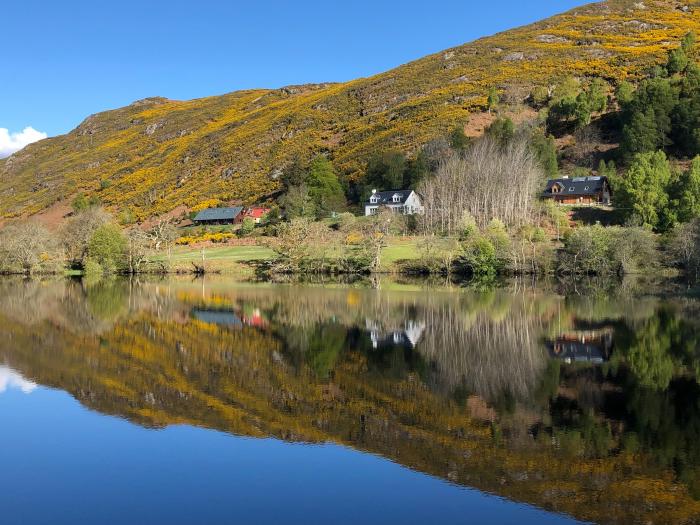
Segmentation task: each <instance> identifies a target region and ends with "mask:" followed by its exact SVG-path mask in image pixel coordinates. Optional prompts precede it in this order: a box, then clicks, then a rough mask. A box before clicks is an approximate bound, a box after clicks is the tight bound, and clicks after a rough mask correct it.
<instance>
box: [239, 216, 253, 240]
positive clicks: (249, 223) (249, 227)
mask: <svg viewBox="0 0 700 525" xmlns="http://www.w3.org/2000/svg"><path fill="white" fill-rule="evenodd" d="M254 229H255V221H254V220H253V219H251V218H250V217H246V218H245V219H243V223H242V224H241V229H240V230H239V233H240V235H241V237H247V236H248V235H250V234H251V233H253V230H254Z"/></svg>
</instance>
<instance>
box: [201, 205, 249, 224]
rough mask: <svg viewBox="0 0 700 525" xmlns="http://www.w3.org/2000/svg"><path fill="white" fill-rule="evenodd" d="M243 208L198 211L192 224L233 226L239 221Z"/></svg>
mask: <svg viewBox="0 0 700 525" xmlns="http://www.w3.org/2000/svg"><path fill="white" fill-rule="evenodd" d="M242 212H243V208H242V207H241V206H234V207H232V208H207V209H206V210H202V211H200V212H199V213H198V214H197V215H196V216H195V218H194V219H192V222H194V223H195V224H197V225H202V224H234V223H236V222H239V221H240V220H241V213H242Z"/></svg>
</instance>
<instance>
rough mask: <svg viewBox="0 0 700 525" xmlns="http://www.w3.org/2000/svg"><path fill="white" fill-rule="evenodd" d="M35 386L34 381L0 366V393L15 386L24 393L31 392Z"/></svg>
mask: <svg viewBox="0 0 700 525" xmlns="http://www.w3.org/2000/svg"><path fill="white" fill-rule="evenodd" d="M36 387H37V385H36V383H33V382H31V381H27V380H26V379H25V378H24V377H22V375H21V374H18V373H17V372H15V371H14V370H12V369H11V368H8V367H6V366H0V394H2V393H3V392H7V390H8V389H10V388H16V389H18V390H21V391H22V392H23V393H25V394H31V393H32V392H33V391H34V390H35V389H36Z"/></svg>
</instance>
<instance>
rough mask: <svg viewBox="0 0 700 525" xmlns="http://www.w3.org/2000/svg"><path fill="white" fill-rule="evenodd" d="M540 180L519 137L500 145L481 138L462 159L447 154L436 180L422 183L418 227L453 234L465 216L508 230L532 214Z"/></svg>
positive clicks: (525, 144)
mask: <svg viewBox="0 0 700 525" xmlns="http://www.w3.org/2000/svg"><path fill="white" fill-rule="evenodd" d="M542 179H544V174H543V172H542V168H540V166H539V163H538V162H537V159H536V158H535V156H534V154H533V152H532V151H531V150H530V148H529V146H528V144H527V141H526V140H525V139H524V138H518V139H515V140H513V141H511V142H509V143H508V144H506V145H505V146H501V145H500V144H499V143H498V142H497V141H495V140H493V139H492V138H490V137H484V138H482V139H481V140H479V141H477V142H475V143H474V144H472V145H471V146H470V147H469V148H468V149H467V151H466V152H465V153H464V154H462V155H460V154H457V153H455V152H451V153H449V154H448V155H447V156H446V157H445V158H444V159H443V160H442V161H441V162H440V164H439V166H438V169H437V173H436V175H435V177H433V178H430V179H428V180H426V181H425V182H424V183H423V184H422V185H421V188H420V190H419V192H420V193H421V195H422V196H423V200H424V202H425V213H424V214H423V215H422V217H421V221H422V225H423V228H424V229H425V231H426V232H435V233H447V234H454V233H457V232H458V230H459V227H460V224H461V223H462V222H463V221H462V219H463V217H464V214H465V212H467V213H468V214H470V215H471V216H473V217H474V219H475V220H476V222H477V224H478V225H479V226H481V227H485V226H486V225H487V224H488V223H489V222H490V221H491V220H492V219H499V220H501V221H502V222H503V223H505V224H506V225H508V226H516V227H517V226H521V225H523V224H526V223H528V222H529V221H530V220H531V217H532V215H533V213H534V200H535V199H534V197H535V193H536V191H537V185H538V183H539V181H540V180H542Z"/></svg>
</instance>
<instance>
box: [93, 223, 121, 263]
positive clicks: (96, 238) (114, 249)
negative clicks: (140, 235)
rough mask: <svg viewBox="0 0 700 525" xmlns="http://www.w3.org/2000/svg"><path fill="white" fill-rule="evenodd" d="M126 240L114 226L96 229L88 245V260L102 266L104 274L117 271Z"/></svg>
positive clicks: (108, 225)
mask: <svg viewBox="0 0 700 525" xmlns="http://www.w3.org/2000/svg"><path fill="white" fill-rule="evenodd" d="M126 248H127V245H126V239H125V238H124V236H123V235H122V232H121V230H120V229H119V227H118V226H117V225H115V224H111V223H108V224H104V225H102V226H100V227H99V228H97V229H96V230H95V232H94V233H93V234H92V237H91V238H90V242H89V243H88V258H89V259H92V260H93V261H95V262H96V263H97V264H99V265H100V266H102V268H103V270H104V271H105V273H110V272H114V271H117V270H118V269H119V267H120V266H121V264H122V262H123V257H124V253H125V252H126Z"/></svg>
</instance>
